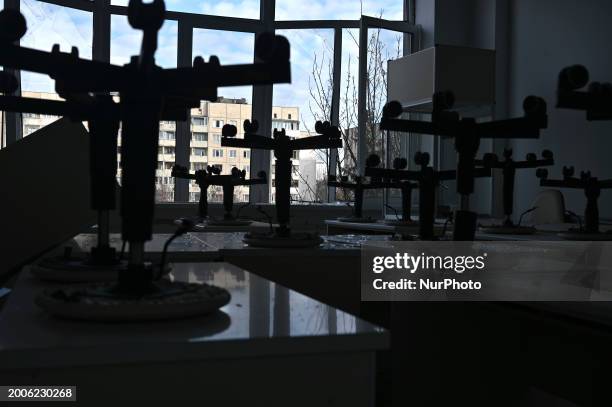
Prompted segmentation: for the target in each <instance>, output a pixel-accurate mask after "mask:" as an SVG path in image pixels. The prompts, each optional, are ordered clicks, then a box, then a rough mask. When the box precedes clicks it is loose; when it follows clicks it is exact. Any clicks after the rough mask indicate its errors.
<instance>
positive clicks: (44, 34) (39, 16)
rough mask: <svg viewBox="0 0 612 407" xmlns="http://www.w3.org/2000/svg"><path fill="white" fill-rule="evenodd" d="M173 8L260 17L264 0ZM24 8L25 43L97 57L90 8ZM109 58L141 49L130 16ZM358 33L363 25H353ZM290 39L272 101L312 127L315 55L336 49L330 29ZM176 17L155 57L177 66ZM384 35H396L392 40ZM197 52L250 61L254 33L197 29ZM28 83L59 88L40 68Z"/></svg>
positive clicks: (343, 9)
mask: <svg viewBox="0 0 612 407" xmlns="http://www.w3.org/2000/svg"><path fill="white" fill-rule="evenodd" d="M112 4H119V5H127V0H113V1H112ZM166 4H167V9H168V10H175V11H186V12H195V13H206V14H211V15H225V16H234V17H243V18H254V19H257V18H259V0H219V1H211V0H204V1H193V0H166ZM402 4H403V0H384V1H375V0H364V1H363V13H364V14H367V15H374V16H379V15H380V14H381V12H382V14H383V17H385V18H389V19H399V18H401V16H402ZM22 11H23V13H24V14H25V17H26V20H27V21H28V26H29V27H30V29H29V31H28V33H27V35H26V37H25V39H24V41H23V44H24V45H26V46H29V47H34V48H38V49H45V50H50V49H51V46H52V45H53V44H54V43H59V44H61V46H62V49H63V50H65V51H68V50H69V48H70V46H72V45H75V46H77V47H78V48H79V51H80V53H81V56H83V57H86V58H90V57H91V43H92V17H91V14H90V13H87V12H84V11H79V10H74V9H69V8H65V7H60V6H56V5H52V4H47V3H43V2H39V1H34V0H22ZM360 14H361V6H360V2H359V1H356V0H355V1H353V0H351V1H336V0H310V1H297V0H277V2H276V16H277V19H279V20H280V19H294V20H298V19H300V20H311V19H358V18H359V16H360ZM111 31H112V33H111V62H112V63H115V64H124V63H126V62H128V61H129V58H130V56H131V55H136V54H138V52H139V50H140V42H141V38H142V33H141V31H139V30H134V29H132V28H131V27H130V26H129V24H128V23H127V18H126V17H125V16H113V17H112V20H111ZM350 31H351V32H353V33H354V35H355V37H357V30H350ZM348 32H349V30H343V49H342V79H343V81H344V80H346V73H347V71H348V70H349V64H348V61H349V59H350V60H351V65H350V72H351V75H356V72H357V56H358V50H359V48H358V46H357V44H356V43H355V42H354V41H353V39H352V38H351V36H349V35H348ZM281 34H283V35H286V36H287V37H288V39H289V41H290V44H291V64H292V79H293V81H292V84H290V85H276V86H275V87H274V104H275V105H284V106H298V107H299V108H300V111H301V115H302V118H303V119H304V121H305V122H306V123H305V124H306V125H307V126H308V127H309V128H312V127H313V124H314V123H313V122H314V118H313V116H312V114H311V113H310V111H309V110H310V109H309V100H310V95H309V80H310V79H311V76H312V75H311V70H312V66H313V60H314V58H315V55H316V57H317V59H318V61H319V62H322V63H323V64H324V65H325V68H324V75H327V72H325V71H326V70H327V64H328V62H329V61H330V58H331V57H332V55H333V42H334V41H333V31H332V30H288V31H285V32H281ZM177 39H178V38H177V23H176V21H166V22H165V23H164V26H163V27H162V30H161V32H160V34H159V44H158V52H157V55H156V58H157V63H158V64H160V65H161V66H164V67H174V66H176V59H177ZM385 42H388V43H390V42H392V41H390V42H389V41H387V40H385ZM193 44H194V51H193V56H194V57H195V56H197V55H201V56H203V57H204V58H205V59H207V60H208V58H210V55H217V56H218V57H219V58H220V60H221V63H222V64H235V63H249V62H252V60H253V44H254V38H253V35H252V34H247V33H237V32H224V31H214V30H200V29H196V30H194V39H193ZM23 87H24V89H29V90H39V91H53V84H52V81H51V80H50V79H49V78H47V77H45V76H42V75H35V74H29V73H24V74H23ZM251 93H252V87H239V88H224V89H220V90H219V95H223V96H226V97H245V98H247V99H248V100H249V101H250V100H251V96H252V95H251Z"/></svg>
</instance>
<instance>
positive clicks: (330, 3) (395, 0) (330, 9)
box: [276, 0, 404, 20]
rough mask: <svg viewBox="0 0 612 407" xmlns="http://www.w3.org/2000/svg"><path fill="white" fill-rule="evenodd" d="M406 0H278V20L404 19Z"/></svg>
mask: <svg viewBox="0 0 612 407" xmlns="http://www.w3.org/2000/svg"><path fill="white" fill-rule="evenodd" d="M403 4H404V0H363V1H337V0H313V1H308V2H303V1H302V2H300V1H295V0H276V19H277V20H330V19H334V20H358V19H359V18H360V17H361V15H367V16H372V17H379V18H385V19H387V20H402V19H403V16H404V9H403Z"/></svg>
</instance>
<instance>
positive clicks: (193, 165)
mask: <svg viewBox="0 0 612 407" xmlns="http://www.w3.org/2000/svg"><path fill="white" fill-rule="evenodd" d="M204 169H206V163H191V170H192V171H200V170H204Z"/></svg>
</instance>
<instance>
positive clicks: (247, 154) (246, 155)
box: [242, 150, 251, 158]
mask: <svg viewBox="0 0 612 407" xmlns="http://www.w3.org/2000/svg"><path fill="white" fill-rule="evenodd" d="M242 158H251V150H243V151H242Z"/></svg>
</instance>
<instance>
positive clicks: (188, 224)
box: [156, 218, 194, 280]
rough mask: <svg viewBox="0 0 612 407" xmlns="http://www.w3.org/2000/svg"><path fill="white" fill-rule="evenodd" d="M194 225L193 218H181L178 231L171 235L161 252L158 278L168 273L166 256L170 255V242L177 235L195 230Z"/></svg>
mask: <svg viewBox="0 0 612 407" xmlns="http://www.w3.org/2000/svg"><path fill="white" fill-rule="evenodd" d="M193 226H194V223H193V221H192V220H190V219H187V218H183V219H181V220H180V225H179V227H178V229H177V230H176V232H174V234H173V235H172V236H170V238H168V240H166V243H164V250H163V251H162V254H161V260H160V262H159V272H158V273H157V277H156V280H159V279H160V278H162V277H163V276H164V275H166V274H167V273H166V257H167V255H168V247H170V243H172V242H173V241H174V239H176V238H177V237H179V236H182V235H184V234H185V233H187V232H189V231H191V230H193Z"/></svg>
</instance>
